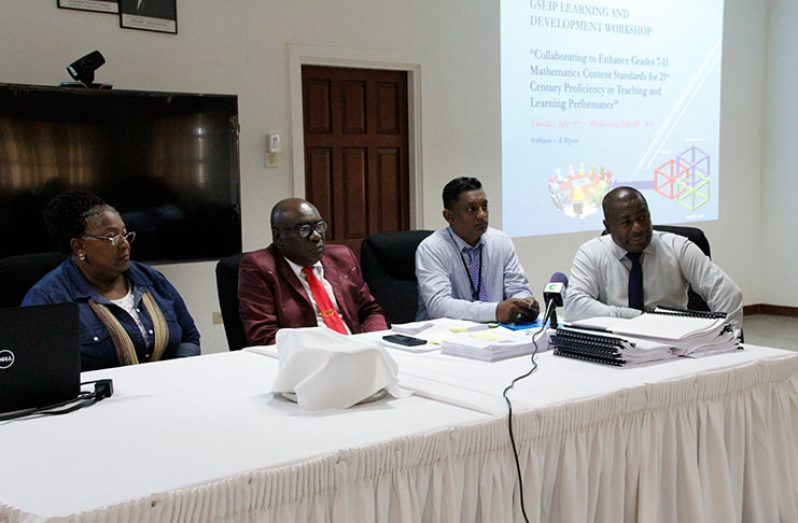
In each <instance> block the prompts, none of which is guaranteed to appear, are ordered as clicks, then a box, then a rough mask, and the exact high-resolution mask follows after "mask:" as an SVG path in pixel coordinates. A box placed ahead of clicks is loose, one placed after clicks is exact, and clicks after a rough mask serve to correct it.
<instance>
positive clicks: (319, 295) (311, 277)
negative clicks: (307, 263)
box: [302, 267, 348, 334]
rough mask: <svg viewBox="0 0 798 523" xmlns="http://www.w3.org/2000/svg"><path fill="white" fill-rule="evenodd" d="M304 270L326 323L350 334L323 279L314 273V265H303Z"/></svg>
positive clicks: (338, 330)
mask: <svg viewBox="0 0 798 523" xmlns="http://www.w3.org/2000/svg"><path fill="white" fill-rule="evenodd" d="M302 272H303V273H304V274H305V278H306V279H307V281H308V287H310V293H311V294H312V295H313V299H314V300H315V301H316V305H317V306H318V307H319V314H321V319H322V320H324V324H325V325H326V326H328V327H329V328H331V329H332V330H334V331H336V332H340V333H341V334H348V333H347V332H346V326H345V325H344V321H343V320H342V319H341V316H340V315H339V314H338V311H336V310H335V307H334V306H333V304H332V300H330V296H329V295H328V294H327V291H326V290H325V289H324V285H322V284H321V281H320V280H319V279H318V278H317V277H316V275H315V274H314V273H313V267H302Z"/></svg>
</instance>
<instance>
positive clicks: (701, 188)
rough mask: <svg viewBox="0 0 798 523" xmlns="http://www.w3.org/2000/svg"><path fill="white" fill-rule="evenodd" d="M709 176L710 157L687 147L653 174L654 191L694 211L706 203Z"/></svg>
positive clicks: (697, 149) (695, 148)
mask: <svg viewBox="0 0 798 523" xmlns="http://www.w3.org/2000/svg"><path fill="white" fill-rule="evenodd" d="M709 174H710V162H709V155H708V154H707V153H705V152H704V151H702V150H701V149H699V148H698V147H688V148H687V149H685V150H684V151H682V152H681V153H680V154H679V155H678V156H677V157H676V158H674V159H672V160H669V161H667V162H665V163H663V164H662V165H660V166H659V167H657V168H656V169H655V170H654V190H655V191H656V192H657V193H658V194H661V195H662V196H664V197H666V198H668V199H669V200H676V203H678V204H679V205H681V206H682V207H686V208H687V209H689V210H691V211H695V210H696V209H698V208H699V207H701V206H703V205H705V204H706V203H707V202H709V196H710V191H709V188H710V185H709Z"/></svg>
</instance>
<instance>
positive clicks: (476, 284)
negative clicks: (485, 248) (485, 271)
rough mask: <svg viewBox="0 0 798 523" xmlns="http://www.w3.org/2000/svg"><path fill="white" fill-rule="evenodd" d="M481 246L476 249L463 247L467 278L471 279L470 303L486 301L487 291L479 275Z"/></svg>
mask: <svg viewBox="0 0 798 523" xmlns="http://www.w3.org/2000/svg"><path fill="white" fill-rule="evenodd" d="M481 248H482V245H477V246H476V247H463V252H464V253H465V254H468V276H469V278H470V279H471V301H476V300H479V301H488V291H487V289H485V286H484V285H482V276H481V274H480V272H481V271H480V264H481V263H482V260H480V257H479V254H480V249H481Z"/></svg>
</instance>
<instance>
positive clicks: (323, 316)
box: [238, 198, 388, 345]
mask: <svg viewBox="0 0 798 523" xmlns="http://www.w3.org/2000/svg"><path fill="white" fill-rule="evenodd" d="M271 227H272V240H273V242H272V244H271V245H269V247H267V248H266V249H261V250H258V251H255V252H251V253H248V254H246V255H244V257H243V258H242V259H241V266H240V269H239V272H238V274H239V279H238V299H239V303H240V306H239V313H240V315H241V323H243V325H244V333H245V335H246V337H247V341H248V342H249V343H250V344H252V345H268V344H272V343H274V338H275V335H276V334H277V330H278V329H281V328H283V327H313V326H316V325H320V326H327V327H329V328H331V329H333V330H336V331H338V332H341V333H342V334H357V333H361V332H369V331H376V330H384V329H387V328H388V323H387V321H386V320H385V314H384V313H383V310H382V307H380V305H379V304H378V303H377V301H376V300H375V299H374V297H373V296H372V295H371V292H370V291H369V288H368V285H366V282H364V281H363V275H362V274H361V272H360V267H359V265H358V263H357V259H356V258H355V255H354V254H353V253H352V251H351V250H349V248H348V247H346V246H344V245H326V244H325V241H324V234H325V233H326V232H327V223H326V222H324V221H323V220H322V219H321V215H320V214H319V211H318V210H317V209H316V208H315V207H314V206H313V205H312V204H311V203H310V202H307V201H305V200H301V199H299V198H288V199H286V200H282V201H280V202H278V203H277V205H275V206H274V209H272V214H271Z"/></svg>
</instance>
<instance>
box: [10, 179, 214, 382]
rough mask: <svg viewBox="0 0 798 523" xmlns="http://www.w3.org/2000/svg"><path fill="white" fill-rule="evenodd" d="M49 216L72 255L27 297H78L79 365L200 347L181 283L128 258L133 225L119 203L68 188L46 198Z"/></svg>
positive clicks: (30, 301) (194, 351) (153, 357)
mask: <svg viewBox="0 0 798 523" xmlns="http://www.w3.org/2000/svg"><path fill="white" fill-rule="evenodd" d="M44 221H45V224H46V225H47V230H48V231H49V233H50V236H52V238H53V239H54V240H55V241H56V243H57V244H58V247H59V249H60V250H62V251H63V252H64V253H66V254H69V255H70V257H69V258H68V259H67V260H66V261H64V262H63V263H62V264H61V265H59V266H58V267H56V268H55V269H54V270H53V271H51V272H50V273H49V274H47V275H46V276H44V278H42V279H41V280H40V281H39V282H38V283H37V284H36V285H34V286H33V287H32V288H31V290H30V291H28V294H27V295H26V296H25V299H24V300H23V302H22V305H23V306H27V305H44V304H52V303H64V302H75V303H77V304H78V307H79V309H80V356H81V370H84V371H86V370H93V369H102V368H107V367H116V366H121V365H135V364H138V363H144V362H148V361H158V360H162V359H168V358H176V357H182V356H195V355H198V354H199V353H200V347H199V339H200V335H199V331H197V327H196V326H195V325H194V320H193V319H192V317H191V315H190V314H189V312H188V309H187V308H186V305H185V303H184V302H183V299H182V298H181V297H180V294H178V292H177V290H176V289H175V288H174V287H173V286H172V284H171V283H169V282H168V281H167V279H166V278H165V277H164V276H163V274H161V273H160V272H158V271H156V270H155V269H153V268H151V267H149V266H147V265H144V264H141V263H138V262H135V261H131V260H130V248H131V244H132V243H133V241H134V240H135V239H136V233H135V232H133V231H128V230H127V229H126V228H125V222H124V221H123V220H122V217H121V216H120V215H119V213H118V212H117V211H116V209H114V208H113V207H111V206H110V205H108V204H107V203H105V202H104V201H103V200H102V199H100V198H99V197H98V196H96V195H94V194H91V193H86V192H81V191H68V192H64V193H61V194H60V195H58V196H56V197H55V198H53V200H51V201H50V202H49V203H48V204H47V206H46V207H45V209H44Z"/></svg>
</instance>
